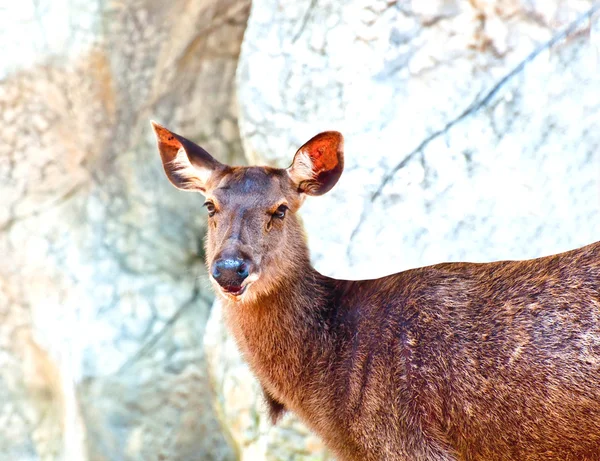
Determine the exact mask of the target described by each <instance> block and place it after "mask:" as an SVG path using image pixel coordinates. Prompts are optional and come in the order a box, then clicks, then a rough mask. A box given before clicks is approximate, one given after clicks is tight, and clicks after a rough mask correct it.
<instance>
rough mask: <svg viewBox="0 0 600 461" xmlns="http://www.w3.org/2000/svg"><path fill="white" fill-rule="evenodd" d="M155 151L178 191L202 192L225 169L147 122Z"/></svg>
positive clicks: (194, 146)
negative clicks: (150, 128)
mask: <svg viewBox="0 0 600 461" xmlns="http://www.w3.org/2000/svg"><path fill="white" fill-rule="evenodd" d="M151 123H152V128H153V130H154V134H155V135H156V143H157V145H158V152H159V153H160V158H161V159H162V163H163V168H164V170H165V173H166V174H167V177H168V178H169V181H171V184H173V185H174V186H175V187H177V188H178V189H183V190H189V191H197V192H202V193H206V184H207V183H208V181H209V180H210V178H211V176H213V175H214V174H215V173H216V172H219V171H222V170H224V169H226V168H227V167H226V166H225V165H223V164H222V163H220V162H218V161H217V160H215V159H214V158H213V157H212V156H211V155H210V154H209V153H208V152H206V151H205V150H204V149H202V147H200V146H198V145H197V144H194V143H193V142H192V141H190V140H189V139H186V138H184V137H183V136H180V135H178V134H176V133H173V132H172V131H169V130H167V129H166V128H165V127H164V126H162V125H159V124H158V123H156V122H154V121H151Z"/></svg>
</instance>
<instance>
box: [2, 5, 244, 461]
mask: <svg viewBox="0 0 600 461" xmlns="http://www.w3.org/2000/svg"><path fill="white" fill-rule="evenodd" d="M248 14H249V2H248V1H221V0H219V1H209V0H207V1H199V2H192V3H190V2H186V1H178V0H176V1H172V2H160V1H154V0H144V1H138V2H134V3H131V2H103V1H99V2H84V1H75V2H68V4H67V2H62V1H61V2H49V1H42V2H37V1H36V2H14V3H13V4H10V5H8V4H7V5H4V6H2V8H1V11H0V21H2V24H0V31H1V32H0V42H1V43H2V49H3V63H2V67H1V69H0V76H1V78H2V80H1V81H0V114H1V115H0V118H1V120H2V123H1V124H0V138H1V139H2V140H3V142H2V143H0V203H1V205H0V254H2V255H3V258H2V261H0V313H1V315H2V319H3V321H2V323H1V326H0V396H1V400H2V402H3V403H2V405H1V406H0V424H2V427H3V428H5V430H3V432H2V434H1V435H0V459H2V460H7V461H8V460H10V461H14V460H23V461H25V460H30V459H31V460H38V459H43V460H50V459H52V460H54V459H64V460H70V461H71V460H85V459H87V460H98V461H100V460H111V461H112V460H145V461H146V460H159V459H161V460H166V459H169V460H198V459H206V460H209V459H210V460H212V459H214V460H228V459H234V458H235V447H233V446H232V445H231V444H230V443H229V441H228V436H227V435H226V431H224V430H223V429H222V428H221V426H220V423H219V421H218V419H217V417H216V413H215V411H214V405H213V399H214V396H213V394H212V391H211V388H210V386H209V380H208V377H207V370H206V364H205V358H204V351H203V347H202V337H203V333H204V327H205V322H206V319H207V316H208V313H209V309H210V305H211V303H212V295H211V293H210V291H209V290H208V289H207V288H206V287H205V286H204V280H205V279H204V268H203V257H202V253H203V251H202V243H201V240H202V235H203V233H204V231H203V226H204V220H205V219H204V214H203V212H201V211H200V209H201V206H200V205H201V204H202V200H201V198H200V197H197V196H194V195H191V194H189V195H188V194H183V193H181V192H179V191H177V190H175V189H174V188H173V187H172V186H170V185H169V184H168V182H167V181H166V180H165V178H164V174H163V172H162V167H161V165H160V161H159V157H158V154H157V152H156V148H155V144H154V140H153V137H152V134H151V130H150V125H149V118H151V117H152V118H156V119H157V120H160V121H161V122H162V123H165V124H168V125H169V126H170V127H172V128H173V129H175V130H178V131H181V132H185V133H186V135H188V136H189V137H190V138H192V139H195V140H198V141H202V142H204V143H205V145H206V146H207V148H210V149H213V150H214V151H215V152H219V155H220V156H222V157H225V158H226V159H228V160H233V159H241V144H240V139H239V134H238V130H237V128H236V127H237V111H236V109H235V107H236V100H235V86H234V73H235V69H236V64H237V59H238V54H239V49H240V44H241V40H242V35H243V31H244V28H245V25H246V20H247V16H248ZM4 50H6V52H5V51H4Z"/></svg>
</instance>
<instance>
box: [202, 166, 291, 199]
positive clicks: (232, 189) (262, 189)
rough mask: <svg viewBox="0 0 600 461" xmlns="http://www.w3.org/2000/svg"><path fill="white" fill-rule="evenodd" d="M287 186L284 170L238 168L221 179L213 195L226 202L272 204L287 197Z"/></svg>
mask: <svg viewBox="0 0 600 461" xmlns="http://www.w3.org/2000/svg"><path fill="white" fill-rule="evenodd" d="M286 184H287V183H286V181H285V178H284V172H283V170H279V169H275V168H265V167H237V168H233V169H232V170H231V171H230V172H229V173H228V174H226V175H225V176H224V177H223V178H221V180H220V181H219V183H218V184H217V186H216V187H215V188H214V189H213V191H212V193H213V195H214V196H215V197H216V198H217V199H218V200H220V201H225V202H238V201H252V202H265V201H269V202H270V201H273V200H279V199H281V198H282V197H284V196H285V195H286V192H287V190H286V189H287V188H286V187H285V186H286Z"/></svg>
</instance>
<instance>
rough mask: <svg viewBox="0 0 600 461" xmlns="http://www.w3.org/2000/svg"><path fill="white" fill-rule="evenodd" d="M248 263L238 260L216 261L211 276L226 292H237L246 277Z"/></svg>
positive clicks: (225, 259)
mask: <svg viewBox="0 0 600 461" xmlns="http://www.w3.org/2000/svg"><path fill="white" fill-rule="evenodd" d="M248 266H249V264H248V262H247V261H244V260H243V259H239V258H224V259H218V260H217V261H215V263H214V264H213V266H212V276H213V278H214V279H215V280H216V281H217V282H219V285H221V286H222V287H223V288H225V289H226V290H228V291H239V289H240V287H241V286H242V282H243V281H244V280H245V279H246V277H248V273H249V269H248Z"/></svg>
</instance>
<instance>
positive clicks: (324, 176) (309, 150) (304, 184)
mask: <svg viewBox="0 0 600 461" xmlns="http://www.w3.org/2000/svg"><path fill="white" fill-rule="evenodd" d="M343 169H344V137H343V136H342V133H339V132H338V131H324V132H323V133H319V134H318V135H316V136H315V137H314V138H312V139H311V140H310V141H308V142H307V143H306V144H304V145H303V146H302V147H301V148H300V149H298V152H296V155H295V156H294V161H293V162H292V165H291V166H290V167H289V168H288V169H287V172H288V175H289V176H290V178H291V180H292V181H293V182H294V184H296V185H297V186H298V191H299V192H304V193H305V194H308V195H323V194H324V193H325V192H328V191H329V190H331V188H332V187H333V186H335V184H336V183H337V182H338V179H340V176H341V175H342V170H343Z"/></svg>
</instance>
